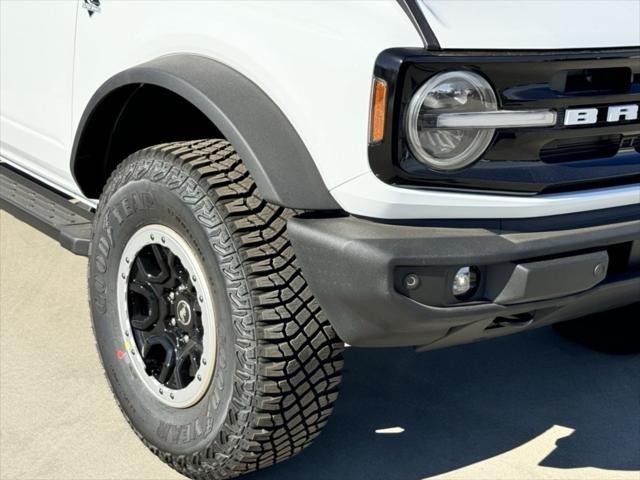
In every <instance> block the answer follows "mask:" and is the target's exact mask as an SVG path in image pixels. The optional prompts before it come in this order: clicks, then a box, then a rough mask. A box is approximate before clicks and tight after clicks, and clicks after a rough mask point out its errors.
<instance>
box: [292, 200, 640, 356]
mask: <svg viewBox="0 0 640 480" xmlns="http://www.w3.org/2000/svg"><path fill="white" fill-rule="evenodd" d="M565 217H567V216H561V217H555V218H547V219H545V221H544V223H541V224H539V225H536V223H535V221H533V220H530V221H527V222H525V223H521V222H515V223H514V222H505V221H495V222H493V223H490V222H488V223H484V225H479V224H476V223H474V222H468V223H467V224H466V225H465V224H456V225H451V224H439V225H437V224H430V225H428V224H415V225H393V224H383V223H376V222H372V221H368V220H364V219H359V218H355V217H339V218H302V217H299V218H294V219H292V220H290V222H289V226H288V234H289V237H290V239H291V241H292V243H293V246H294V248H295V250H296V255H297V257H298V259H299V261H300V264H301V266H302V269H303V271H304V274H305V277H306V278H307V280H308V282H309V284H310V286H311V288H312V291H313V293H314V295H315V296H316V298H317V300H318V302H319V303H320V305H321V306H322V308H323V309H324V311H325V313H326V314H327V316H328V317H329V319H330V321H331V323H332V325H333V326H334V328H335V330H336V331H337V333H338V334H339V335H340V337H341V338H342V339H343V340H344V341H345V342H347V343H349V344H351V345H354V346H423V347H426V348H435V347H440V346H448V345H453V344H459V343H466V342H470V341H474V340H478V339H482V338H491V337H495V336H499V335H504V334H507V333H511V332H515V331H520V330H522V329H523V328H532V327H535V326H541V325H547V324H550V323H554V322H557V321H561V320H568V319H572V318H577V317H580V316H583V315H586V314H589V313H594V312H598V311H603V310H608V309H610V308H613V307H617V306H623V305H628V304H631V303H635V302H638V301H640V205H634V206H631V207H625V208H624V209H622V210H621V209H612V210H611V211H602V212H597V211H596V212H591V214H590V215H589V217H576V216H571V217H572V218H571V219H570V218H565ZM605 219H606V222H603V220H605ZM594 221H600V223H599V224H598V225H593V222H594ZM534 225H535V226H536V228H535V230H534V229H533V228H532V226H534ZM468 265H473V266H477V267H478V268H479V270H480V272H481V282H480V286H479V288H478V292H477V293H476V295H475V296H474V297H473V298H471V299H470V300H465V301H457V300H456V299H455V298H454V297H453V296H452V295H451V294H449V292H450V286H451V280H452V276H453V274H454V273H455V271H457V269H458V268H460V267H463V266H468ZM409 274H413V275H416V276H417V277H418V278H419V279H420V282H419V287H418V288H416V289H415V290H408V289H407V288H406V287H405V284H404V279H405V278H406V276H407V275H409Z"/></svg>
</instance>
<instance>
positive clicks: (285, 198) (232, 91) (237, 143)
mask: <svg viewBox="0 0 640 480" xmlns="http://www.w3.org/2000/svg"><path fill="white" fill-rule="evenodd" d="M142 84H149V85H155V86H158V87H162V88H165V89H167V90H170V91H171V92H174V93H175V94H177V95H179V96H180V97H182V98H184V99H185V100H187V101H188V102H190V103H191V104H192V105H194V106H195V107H197V108H198V109H199V110H200V111H201V112H202V113H203V114H204V115H206V117H208V118H209V119H210V120H211V122H212V123H213V124H214V125H215V126H216V127H217V128H218V129H219V130H220V131H221V132H222V134H223V135H224V136H225V137H226V138H227V140H229V141H230V142H231V144H232V145H233V146H234V147H235V149H236V150H237V151H238V153H239V154H240V157H241V158H242V160H243V161H244V162H245V164H246V166H247V168H248V169H249V171H250V172H251V175H252V176H253V178H254V180H255V182H256V184H257V185H258V188H259V189H260V193H261V194H262V196H263V197H264V198H265V199H266V200H268V201H270V202H273V203H276V204H278V205H282V206H286V207H291V208H300V209H310V210H334V209H339V208H340V207H339V205H338V204H337V203H336V201H335V200H334V199H333V197H332V196H331V194H330V193H329V191H328V189H327V188H326V186H325V184H324V182H323V180H322V177H321V176H320V173H319V172H318V169H317V167H316V164H315V162H314V161H313V159H312V158H311V155H310V154H309V152H308V150H307V148H306V147H305V145H304V143H303V142H302V140H301V138H300V136H299V135H298V133H297V132H296V131H295V129H294V128H293V126H292V125H291V123H290V122H289V121H288V119H287V118H286V117H285V115H284V114H283V113H282V111H281V110H280V108H278V106H277V105H276V104H275V103H274V102H273V101H272V100H271V99H270V98H269V97H268V96H267V95H266V94H265V93H264V92H263V91H262V90H261V89H260V88H259V87H258V86H257V85H256V84H254V83H253V82H252V81H250V80H249V79H247V78H246V77H244V76H243V75H241V74H240V73H238V72H236V71H235V70H233V69H231V68H229V67H227V66H226V65H223V64H221V63H219V62H217V61H215V60H212V59H209V58H205V57H200V56H196V55H186V54H185V55H182V54H180V55H171V56H166V57H162V58H159V59H157V60H153V61H150V62H148V63H145V64H142V65H139V66H137V67H133V68H131V69H129V70H126V71H123V72H121V73H119V74H117V75H115V76H114V77H112V78H111V79H109V80H108V81H107V82H106V83H104V84H103V85H102V86H101V87H100V88H99V89H98V91H97V92H96V93H95V95H94V96H93V97H92V98H91V100H90V101H89V104H88V105H87V107H86V109H85V112H84V114H83V115H82V118H81V120H80V124H79V127H78V131H77V133H76V137H75V141H74V145H73V150H72V154H71V171H72V172H73V175H74V178H75V179H76V181H77V182H78V180H79V178H78V151H79V146H80V144H81V142H82V141H83V137H84V135H85V133H86V132H87V131H90V130H91V121H92V117H93V114H94V112H95V111H96V109H97V107H99V106H100V104H101V102H102V101H103V100H104V99H105V98H107V97H108V96H109V95H110V94H111V93H112V92H116V93H117V92H124V94H123V102H126V99H127V98H128V95H127V89H126V88H123V87H135V86H136V85H142ZM78 184H79V186H80V187H81V189H83V185H82V184H81V182H78ZM83 192H84V189H83Z"/></svg>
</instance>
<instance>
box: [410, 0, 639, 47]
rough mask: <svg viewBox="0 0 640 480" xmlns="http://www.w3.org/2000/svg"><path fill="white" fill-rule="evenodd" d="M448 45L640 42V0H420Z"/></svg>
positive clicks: (615, 44) (624, 44)
mask: <svg viewBox="0 0 640 480" xmlns="http://www.w3.org/2000/svg"><path fill="white" fill-rule="evenodd" d="M419 2H420V4H421V7H422V10H423V12H424V15H425V16H426V18H427V21H428V22H429V25H430V26H431V29H432V30H433V32H434V33H435V36H436V38H437V39H438V41H439V43H440V47H441V48H443V49H448V48H456V49H465V50H471V49H473V50H477V49H502V50H513V49H536V50H537V49H540V50H542V49H565V48H566V49H569V48H607V47H629V46H638V45H640V0H419Z"/></svg>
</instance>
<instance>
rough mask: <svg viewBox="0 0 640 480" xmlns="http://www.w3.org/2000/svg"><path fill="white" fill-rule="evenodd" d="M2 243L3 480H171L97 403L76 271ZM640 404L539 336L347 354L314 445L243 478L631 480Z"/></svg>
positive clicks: (28, 247)
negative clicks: (332, 405) (333, 402)
mask: <svg viewBox="0 0 640 480" xmlns="http://www.w3.org/2000/svg"><path fill="white" fill-rule="evenodd" d="M0 239H1V241H0V318H1V320H0V352H1V356H0V359H1V372H0V423H1V424H0V478H2V479H3V480H5V479H7V480H8V479H56V480H58V479H82V480H87V479H104V480H112V479H119V480H127V479H132V480H133V479H136V480H146V479H149V480H151V479H154V480H160V479H163V480H164V479H167V480H168V479H178V478H183V477H181V476H179V475H178V474H177V473H175V472H173V471H172V470H171V469H169V468H168V467H166V466H165V465H164V464H162V463H161V462H160V461H159V460H157V459H156V458H155V457H154V456H153V455H152V454H151V453H149V452H148V451H147V450H146V449H145V448H144V447H143V446H142V444H141V443H140V442H139V441H138V439H137V438H136V437H135V435H134V434H133V432H132V431H131V430H130V429H129V427H128V426H127V424H126V422H125V421H124V420H123V418H122V416H121V414H120V412H119V410H118V408H117V407H116V405H115V403H114V400H113V399H112V397H111V394H110V393H109V390H108V388H107V385H106V380H105V379H104V377H103V374H102V371H101V367H100V365H99V361H98V358H97V353H96V351H95V348H94V343H93V337H92V333H91V328H90V324H89V313H88V309H87V299H86V286H85V269H86V260H85V259H83V258H81V257H76V256H74V255H72V254H71V253H69V252H67V251H65V250H63V249H62V248H60V247H59V246H58V245H57V244H56V242H54V241H53V240H51V239H49V238H48V237H45V236H44V235H42V234H41V233H39V232H37V231H36V230H34V229H32V228H31V227H29V226H27V225H25V224H23V223H20V222H19V221H17V220H16V219H14V218H13V217H11V216H9V215H8V214H7V213H6V212H1V213H0ZM639 393H640V356H612V355H605V354H599V353H594V352H592V351H589V350H587V349H585V348H583V347H581V346H578V345H575V344H573V343H570V342H568V341H567V340H564V339H563V338H561V337H560V336H558V335H557V334H556V333H555V332H554V331H552V330H551V329H548V328H546V329H541V330H538V331H534V332H529V333H524V334H521V335H517V336H512V337H509V338H503V339H498V340H494V341H491V342H485V343H479V344H475V345H469V346H463V347H457V348H450V349H447V350H441V351H435V352H430V353H423V354H419V355H416V354H414V353H413V352H412V351H411V350H408V349H397V350H361V349H349V350H348V351H347V352H346V372H345V378H344V383H343V387H342V391H341V394H340V395H341V396H340V399H339V402H338V406H337V407H336V410H335V413H334V416H333V418H332V420H331V421H330V422H329V425H328V426H327V429H326V430H325V432H324V434H323V435H322V436H320V438H319V439H318V440H317V441H316V443H315V444H314V445H313V446H312V447H311V448H310V449H308V450H307V451H306V452H304V453H303V454H301V455H299V456H298V457H296V458H294V459H292V460H290V461H288V462H285V463H283V464H280V465H278V466H276V467H273V468H271V469H269V470H265V471H264V472H261V473H260V474H257V475H252V476H251V477H250V478H251V479H260V480H265V479H279V480H288V479H302V478H304V479H308V480H315V479H332V480H340V479H347V478H348V479H384V480H393V479H412V480H413V479H416V480H417V479H426V478H447V479H459V480H462V479H473V480H482V479H491V480H496V479H515V478H521V479H599V480H604V479H634V480H639V479H640V405H639V404H638V398H639ZM394 427H398V428H394ZM380 429H392V430H388V431H392V432H398V433H376V430H380Z"/></svg>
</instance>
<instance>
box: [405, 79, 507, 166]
mask: <svg viewBox="0 0 640 480" xmlns="http://www.w3.org/2000/svg"><path fill="white" fill-rule="evenodd" d="M497 109H498V100H497V99H496V94H495V93H494V91H493V88H491V85H489V82H487V81H486V80H485V79H484V78H483V77H481V76H480V75H478V74H477V73H473V72H468V71H454V72H445V73H440V74H437V75H434V76H433V77H431V78H430V79H429V80H427V82H426V83H425V84H424V85H422V86H421V87H420V88H419V89H418V91H417V92H416V94H415V95H414V96H413V98H412V99H411V101H410V103H409V107H408V108H407V113H406V117H405V129H406V134H407V141H408V144H409V148H410V149H411V152H412V153H413V155H414V156H415V158H416V160H418V161H419V162H421V163H423V164H425V165H426V166H428V167H429V168H432V169H434V170H445V171H448V170H457V169H460V168H464V167H466V166H468V165H470V164H471V163H473V162H474V161H476V160H477V159H478V158H480V156H481V155H482V154H483V153H484V151H485V150H486V149H487V147H488V146H489V144H490V143H491V140H492V139H493V134H494V132H495V129H492V128H444V127H442V126H438V116H439V115H441V114H443V113H465V112H468V113H469V112H474V113H481V112H490V111H495V110H497Z"/></svg>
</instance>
